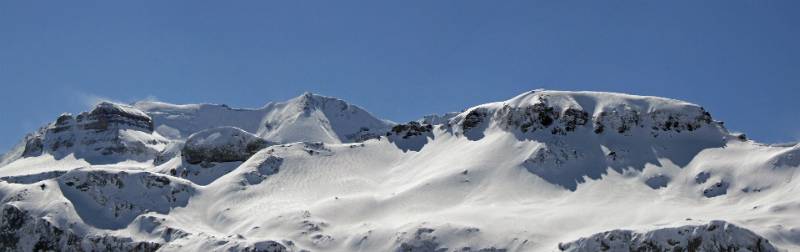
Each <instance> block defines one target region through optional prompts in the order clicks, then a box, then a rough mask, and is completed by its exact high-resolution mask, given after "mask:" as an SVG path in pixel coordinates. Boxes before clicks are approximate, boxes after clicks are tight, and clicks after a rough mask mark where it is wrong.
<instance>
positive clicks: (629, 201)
mask: <svg viewBox="0 0 800 252" xmlns="http://www.w3.org/2000/svg"><path fill="white" fill-rule="evenodd" d="M798 169H800V144H782V145H769V144H761V143H758V142H755V141H752V140H749V139H747V138H746V137H745V136H744V135H743V134H734V133H731V132H728V131H727V130H726V129H725V127H724V126H723V124H722V122H720V121H717V120H716V118H712V116H711V114H710V113H709V112H707V111H706V110H704V109H703V108H702V107H700V106H698V105H695V104H692V103H688V102H684V101H679V100H673V99H666V98H658V97H648V96H635V95H627V94H618V93H603V92H567V91H547V90H535V91H530V92H526V93H523V94H520V95H518V96H516V97H513V98H511V99H509V100H507V101H501V102H494V103H488V104H483V105H478V106H475V107H471V108H467V109H465V110H464V111H462V112H455V113H448V114H445V115H432V116H425V117H422V118H421V119H420V120H418V121H412V122H407V123H395V122H391V121H388V120H383V119H379V118H376V117H375V116H373V115H372V114H370V113H369V112H367V111H366V110H364V109H362V108H360V107H358V106H354V105H351V104H349V103H347V102H345V101H342V100H339V99H336V98H331V97H325V96H320V95H316V94H311V93H305V94H303V95H301V96H299V97H297V98H294V99H291V100H289V101H285V102H273V103H268V104H267V105H265V106H264V107H261V108H256V109H238V108H231V107H228V106H225V105H213V104H187V105H176V104H168V103H163V102H154V101H142V102H137V103H134V104H115V103H111V102H103V103H100V104H98V105H96V106H95V107H94V108H93V109H92V110H91V111H88V112H83V113H80V114H78V115H71V114H62V115H60V116H58V117H56V119H55V120H54V121H53V122H52V123H50V124H48V125H45V126H43V127H42V128H40V129H39V130H37V131H35V132H32V133H30V134H28V135H27V136H24V137H23V138H22V140H21V141H20V142H19V144H17V145H16V146H15V147H14V148H13V149H12V150H10V151H9V152H8V153H6V154H4V155H3V156H0V199H1V200H2V201H1V202H0V248H3V250H8V251H33V250H56V251H800V181H797V182H796V181H795V177H797V175H796V171H797V170H798ZM798 179H800V178H798Z"/></svg>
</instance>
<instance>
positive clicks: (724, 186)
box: [703, 181, 730, 198]
mask: <svg viewBox="0 0 800 252" xmlns="http://www.w3.org/2000/svg"><path fill="white" fill-rule="evenodd" d="M728 186H730V185H729V184H728V182H725V181H719V182H717V183H714V184H713V185H711V186H709V187H707V188H706V189H703V196H706V198H713V197H717V196H721V195H725V194H726V193H728Z"/></svg>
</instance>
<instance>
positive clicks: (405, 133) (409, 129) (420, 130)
mask: <svg viewBox="0 0 800 252" xmlns="http://www.w3.org/2000/svg"><path fill="white" fill-rule="evenodd" d="M432 130H433V126H432V125H430V124H421V123H419V122H408V123H407V124H398V125H395V126H394V127H392V129H391V131H389V132H388V133H387V135H392V134H394V135H398V136H401V137H402V138H403V139H407V138H409V137H413V136H420V135H422V134H424V133H428V132H431V131H432Z"/></svg>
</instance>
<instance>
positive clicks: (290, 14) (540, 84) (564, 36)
mask: <svg viewBox="0 0 800 252" xmlns="http://www.w3.org/2000/svg"><path fill="white" fill-rule="evenodd" d="M798 13H800V1H796V0H791V1H777V0H776V1H756V0H742V1H733V0H725V1H647V0H635V1H613V0H612V1H505V0H504V1H427V0H426V1H393V2H389V1H361V2H352V1H282V2H278V1H127V2H123V1H35V0H34V1H2V2H0V87H2V90H1V92H0V105H1V106H2V107H1V109H2V123H0V151H2V150H6V149H8V148H9V147H10V146H12V145H13V144H14V143H16V142H17V141H18V140H19V139H20V138H21V137H22V136H23V135H24V134H25V133H27V132H30V131H33V130H35V129H36V128H38V127H39V126H41V125H43V124H45V123H47V122H49V121H52V120H54V119H55V117H56V116H57V115H58V114H59V113H61V112H73V113H74V112H79V111H82V110H86V109H87V108H88V105H87V103H88V102H89V101H92V100H93V99H95V98H96V97H105V98H109V99H114V100H117V101H126V102H131V101H135V100H138V99H145V98H148V97H156V98H157V99H159V100H164V101H168V102H173V103H197V102H210V103H226V104H229V105H232V106H239V107H259V106H261V105H263V104H265V103H267V102H268V101H276V100H285V99H288V98H290V97H294V96H297V95H299V94H300V93H302V92H303V91H312V92H315V93H320V94H324V95H329V96H335V97H339V98H342V99H345V100H348V101H350V102H352V103H354V104H357V105H360V106H362V107H364V108H366V109H367V110H369V111H371V112H372V113H374V114H375V115H377V116H379V117H383V118H387V119H391V120H394V121H407V120H411V119H415V118H418V117H420V116H422V115H425V114H430V113H441V112H446V111H458V110H461V109H464V108H466V107H469V106H472V105H477V104H480V103H484V102H490V101H497V100H504V99H507V98H510V97H512V96H514V95H516V94H518V93H521V92H523V91H527V90H531V89H536V88H547V89H559V90H598V91H617V92H626V93H633V94H641V95H656V96H666V97H672V98H678V99H684V100H688V101H691V102H695V103H698V104H701V105H703V106H705V107H706V108H707V109H708V110H710V111H711V113H712V114H713V115H714V116H715V118H716V119H718V120H723V121H725V122H726V125H727V126H728V127H729V128H731V129H732V130H738V131H743V132H746V133H747V134H748V135H750V136H751V137H752V138H754V139H756V140H759V141H763V142H785V141H795V140H797V139H798V138H800V99H798V97H800V49H799V47H800V46H799V45H800V15H798Z"/></svg>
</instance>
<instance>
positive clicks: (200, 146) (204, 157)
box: [182, 127, 270, 164]
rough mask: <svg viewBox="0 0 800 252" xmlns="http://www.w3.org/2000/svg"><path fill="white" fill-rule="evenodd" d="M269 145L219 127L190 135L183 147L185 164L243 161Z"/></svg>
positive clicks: (241, 132)
mask: <svg viewBox="0 0 800 252" xmlns="http://www.w3.org/2000/svg"><path fill="white" fill-rule="evenodd" d="M269 145H270V143H269V142H267V141H266V140H264V139H261V138H259V137H257V136H255V135H253V134H250V133H248V132H246V131H244V130H242V129H239V128H235V127H220V128H213V129H208V130H203V131H200V132H197V133H195V134H192V135H191V136H189V139H187V140H186V144H185V145H184V146H183V150H182V154H183V158H184V159H185V160H186V162H188V163H190V164H199V163H201V162H234V161H245V160H247V159H248V158H250V156H252V155H253V154H255V153H256V152H258V151H259V150H261V149H263V148H266V147H267V146H269Z"/></svg>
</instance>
